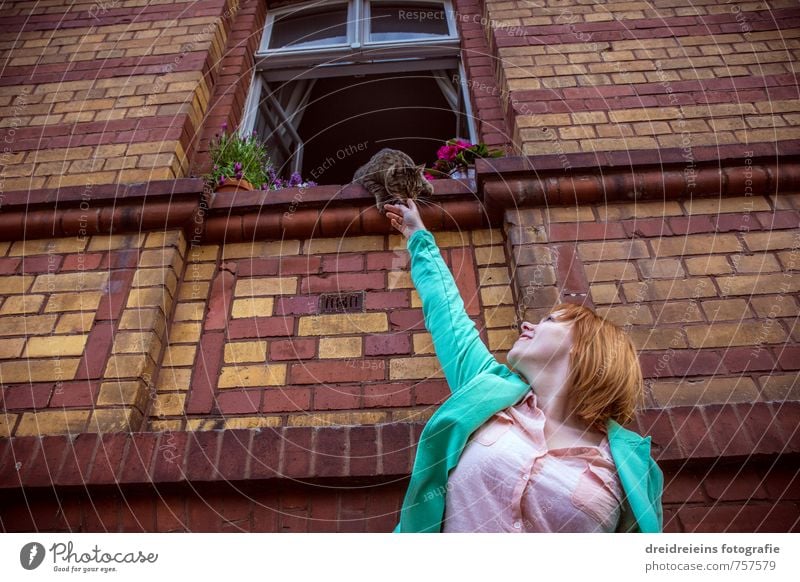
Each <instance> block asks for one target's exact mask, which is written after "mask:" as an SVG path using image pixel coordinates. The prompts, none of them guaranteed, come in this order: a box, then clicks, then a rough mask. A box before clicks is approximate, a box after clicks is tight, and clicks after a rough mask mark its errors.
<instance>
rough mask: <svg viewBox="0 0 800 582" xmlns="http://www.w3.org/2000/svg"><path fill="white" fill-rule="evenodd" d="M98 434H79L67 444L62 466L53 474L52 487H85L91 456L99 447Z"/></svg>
mask: <svg viewBox="0 0 800 582" xmlns="http://www.w3.org/2000/svg"><path fill="white" fill-rule="evenodd" d="M99 443H100V435H99V434H98V433H81V434H79V435H77V436H75V438H73V439H69V440H68V443H67V454H66V456H65V457H64V464H63V465H62V466H61V470H60V471H59V472H58V474H57V475H55V474H54V477H55V478H54V479H53V484H54V485H80V486H83V485H85V484H86V483H87V482H88V481H87V477H88V476H89V469H90V467H91V463H92V456H93V455H94V451H95V448H96V447H98V446H99Z"/></svg>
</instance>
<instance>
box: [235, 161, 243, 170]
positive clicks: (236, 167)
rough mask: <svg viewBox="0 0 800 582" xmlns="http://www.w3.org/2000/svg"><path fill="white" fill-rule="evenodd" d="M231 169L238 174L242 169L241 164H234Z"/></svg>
mask: <svg viewBox="0 0 800 582" xmlns="http://www.w3.org/2000/svg"><path fill="white" fill-rule="evenodd" d="M233 169H234V170H235V171H237V172H240V171H241V169H242V164H240V163H239V162H236V163H235V164H233Z"/></svg>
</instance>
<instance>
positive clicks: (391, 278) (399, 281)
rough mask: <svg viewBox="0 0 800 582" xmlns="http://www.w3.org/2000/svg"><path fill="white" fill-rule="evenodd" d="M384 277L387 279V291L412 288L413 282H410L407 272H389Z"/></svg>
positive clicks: (409, 274) (409, 275)
mask: <svg viewBox="0 0 800 582" xmlns="http://www.w3.org/2000/svg"><path fill="white" fill-rule="evenodd" d="M386 276H387V278H388V287H387V288H388V289H408V288H410V289H413V288H414V282H413V281H412V280H411V273H410V272H409V271H389V272H388V273H386Z"/></svg>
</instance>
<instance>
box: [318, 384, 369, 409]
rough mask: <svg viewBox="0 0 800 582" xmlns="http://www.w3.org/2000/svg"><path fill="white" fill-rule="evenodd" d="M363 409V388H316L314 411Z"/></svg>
mask: <svg viewBox="0 0 800 582" xmlns="http://www.w3.org/2000/svg"><path fill="white" fill-rule="evenodd" d="M356 408H361V386H316V387H315V388H314V410H343V409H356Z"/></svg>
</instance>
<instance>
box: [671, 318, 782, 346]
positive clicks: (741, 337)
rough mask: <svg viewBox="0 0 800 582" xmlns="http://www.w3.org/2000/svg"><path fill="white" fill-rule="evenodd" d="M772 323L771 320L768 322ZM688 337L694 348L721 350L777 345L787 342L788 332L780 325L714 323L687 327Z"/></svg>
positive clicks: (764, 323)
mask: <svg viewBox="0 0 800 582" xmlns="http://www.w3.org/2000/svg"><path fill="white" fill-rule="evenodd" d="M767 321H770V320H767ZM685 329H686V336H687V337H688V338H689V346H690V347H692V348H721V347H725V348H727V347H731V346H752V345H754V344H777V343H781V342H783V341H785V340H786V332H785V331H784V330H783V328H782V327H781V326H780V325H774V321H773V324H769V323H767V322H760V323H744V322H741V321H739V322H736V323H714V325H710V326H709V325H697V326H689V327H686V328H685Z"/></svg>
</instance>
